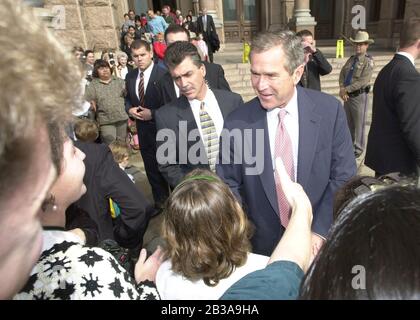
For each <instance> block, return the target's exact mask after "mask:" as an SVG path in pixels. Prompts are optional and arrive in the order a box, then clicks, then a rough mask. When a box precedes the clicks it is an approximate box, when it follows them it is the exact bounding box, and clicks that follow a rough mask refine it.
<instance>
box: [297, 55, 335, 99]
mask: <svg viewBox="0 0 420 320" xmlns="http://www.w3.org/2000/svg"><path fill="white" fill-rule="evenodd" d="M331 71H332V66H331V64H330V63H329V62H328V61H327V59H325V57H324V55H323V54H322V52H321V51H319V50H317V51H316V52H315V53H314V54H313V55H312V59H311V60H310V61H309V62H308V63H307V64H306V66H305V74H306V77H307V85H305V84H304V83H303V81H302V79H301V81H300V82H299V85H301V86H302V87H305V88H309V89H313V90H318V91H321V79H320V78H319V77H320V76H325V75H327V74H329V73H331Z"/></svg>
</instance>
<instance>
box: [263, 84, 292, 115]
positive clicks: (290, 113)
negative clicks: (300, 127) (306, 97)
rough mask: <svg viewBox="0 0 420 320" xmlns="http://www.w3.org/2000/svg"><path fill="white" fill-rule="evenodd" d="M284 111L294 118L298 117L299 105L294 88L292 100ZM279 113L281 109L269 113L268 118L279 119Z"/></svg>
mask: <svg viewBox="0 0 420 320" xmlns="http://www.w3.org/2000/svg"><path fill="white" fill-rule="evenodd" d="M284 110H286V114H288V115H290V116H292V117H296V116H297V115H298V103H297V90H296V87H295V88H294V92H293V96H292V98H291V99H290V101H289V102H288V103H287V105H286V106H285V107H284ZM279 112H280V108H274V109H272V110H270V111H268V116H269V117H278V114H279Z"/></svg>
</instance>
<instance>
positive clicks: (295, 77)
mask: <svg viewBox="0 0 420 320" xmlns="http://www.w3.org/2000/svg"><path fill="white" fill-rule="evenodd" d="M303 71H304V65H303V64H301V65H300V66H299V67H297V68H296V69H295V71H294V72H293V82H294V84H295V85H297V84H298V83H299V81H300V79H301V78H302V75H303Z"/></svg>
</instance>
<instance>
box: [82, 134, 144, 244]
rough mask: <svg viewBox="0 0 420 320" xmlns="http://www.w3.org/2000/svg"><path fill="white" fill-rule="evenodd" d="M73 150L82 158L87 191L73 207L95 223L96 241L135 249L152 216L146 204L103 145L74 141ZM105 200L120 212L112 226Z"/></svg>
mask: <svg viewBox="0 0 420 320" xmlns="http://www.w3.org/2000/svg"><path fill="white" fill-rule="evenodd" d="M75 146H76V147H77V148H79V149H80V150H82V151H83V152H84V153H85V154H86V158H85V159H84V163H85V166H86V173H85V176H84V178H83V182H84V183H85V185H86V188H87V192H86V194H85V195H83V196H82V197H81V198H80V199H79V200H78V201H77V202H76V203H75V205H76V206H77V207H79V208H81V209H82V210H84V211H86V212H87V213H88V214H89V215H90V217H91V218H92V220H93V221H94V222H95V223H96V225H97V228H98V233H99V241H102V240H105V239H114V240H116V241H117V242H118V243H119V244H120V245H121V246H123V247H126V248H134V247H136V246H138V245H139V243H141V241H142V239H143V235H144V233H145V231H146V227H147V223H148V221H149V219H150V215H151V214H152V207H151V206H150V203H149V202H148V201H147V200H146V198H145V197H144V195H143V194H142V193H141V192H140V191H139V190H138V189H137V188H136V186H135V185H134V183H133V182H132V181H131V180H130V178H129V177H128V176H127V174H126V173H125V172H124V171H123V170H121V168H120V167H119V166H118V164H117V163H116V162H115V161H114V158H113V156H112V153H111V150H110V149H109V148H108V147H107V146H106V145H103V144H95V143H84V142H80V141H76V142H75ZM109 198H112V200H113V201H114V202H115V203H117V204H118V206H119V208H120V209H121V215H120V219H118V220H116V223H115V226H114V225H113V224H114V222H113V221H112V218H111V215H110V212H109V208H108V201H109V200H108V199H109Z"/></svg>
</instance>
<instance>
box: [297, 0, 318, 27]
mask: <svg viewBox="0 0 420 320" xmlns="http://www.w3.org/2000/svg"><path fill="white" fill-rule="evenodd" d="M315 26H316V21H315V18H314V17H312V16H311V10H310V2H309V0H295V10H294V13H293V18H292V21H291V28H292V30H294V31H296V32H299V31H300V30H303V29H307V30H309V31H311V32H312V33H313V34H315Z"/></svg>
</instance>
